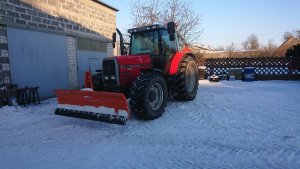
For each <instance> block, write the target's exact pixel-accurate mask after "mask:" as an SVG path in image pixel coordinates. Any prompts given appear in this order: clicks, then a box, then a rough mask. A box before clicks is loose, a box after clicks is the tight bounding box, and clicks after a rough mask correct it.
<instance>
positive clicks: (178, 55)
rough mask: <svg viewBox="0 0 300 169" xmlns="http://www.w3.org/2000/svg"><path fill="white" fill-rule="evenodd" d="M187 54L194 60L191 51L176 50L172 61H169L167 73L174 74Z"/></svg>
mask: <svg viewBox="0 0 300 169" xmlns="http://www.w3.org/2000/svg"><path fill="white" fill-rule="evenodd" d="M187 56H190V57H192V58H194V59H195V60H196V56H195V55H194V54H193V53H191V52H190V51H189V52H186V51H179V52H176V54H175V55H174V57H173V59H172V62H171V66H170V71H169V75H176V74H177V72H178V68H179V64H180V63H181V61H182V60H183V59H184V58H185V57H187Z"/></svg>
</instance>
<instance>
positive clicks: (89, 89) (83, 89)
mask: <svg viewBox="0 0 300 169" xmlns="http://www.w3.org/2000/svg"><path fill="white" fill-rule="evenodd" d="M80 90H82V91H94V90H93V89H92V88H82V89H80Z"/></svg>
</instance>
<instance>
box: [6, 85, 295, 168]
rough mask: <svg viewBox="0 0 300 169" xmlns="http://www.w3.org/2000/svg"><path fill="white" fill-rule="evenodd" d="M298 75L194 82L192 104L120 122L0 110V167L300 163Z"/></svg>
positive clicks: (39, 108) (41, 109)
mask: <svg viewBox="0 0 300 169" xmlns="http://www.w3.org/2000/svg"><path fill="white" fill-rule="evenodd" d="M299 101H300V82H299V81H255V82H241V81H221V82H218V83H210V82H208V81H206V80H203V81H199V91H198V95H197V98H196V99H195V100H194V101H191V102H177V101H174V100H171V99H170V100H169V101H168V107H167V108H166V112H165V113H164V114H163V116H162V117H160V118H159V119H156V120H153V121H140V120H137V119H135V118H131V119H130V120H129V121H128V123H127V125H126V126H122V125H114V124H107V123H102V122H97V121H89V120H84V119H76V118H71V117H64V116H56V115H54V110H55V108H56V105H57V102H56V99H55V98H54V99H49V100H46V101H43V102H42V104H40V105H36V106H29V107H3V108H2V109H0V168H1V169H2V168H3V169H23V168H33V169H35V168H36V169H40V168H43V169H53V168H66V169H69V168H72V169H77V168H78V169H81V168H105V169H107V168H125V169H127V168H130V169H131V168H136V169H142V168H151V169H152V168H251V169H252V168H295V169H296V168H300V104H299Z"/></svg>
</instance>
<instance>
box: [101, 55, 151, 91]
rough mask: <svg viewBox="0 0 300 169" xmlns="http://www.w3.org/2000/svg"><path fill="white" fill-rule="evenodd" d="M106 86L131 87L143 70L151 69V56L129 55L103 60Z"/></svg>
mask: <svg viewBox="0 0 300 169" xmlns="http://www.w3.org/2000/svg"><path fill="white" fill-rule="evenodd" d="M102 66H103V75H102V76H103V77H102V78H103V83H104V86H121V87H130V86H131V84H132V82H133V81H134V80H135V79H136V78H137V77H138V76H139V75H140V73H141V70H142V69H150V68H151V58H150V55H127V56H116V57H108V58H105V59H103V65H102Z"/></svg>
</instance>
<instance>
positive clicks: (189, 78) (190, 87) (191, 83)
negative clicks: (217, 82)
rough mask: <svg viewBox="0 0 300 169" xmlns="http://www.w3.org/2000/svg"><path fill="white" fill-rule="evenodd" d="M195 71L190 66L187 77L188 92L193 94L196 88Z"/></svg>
mask: <svg viewBox="0 0 300 169" xmlns="http://www.w3.org/2000/svg"><path fill="white" fill-rule="evenodd" d="M195 81H196V76H195V70H194V68H193V67H192V66H188V67H187V70H186V75H185V84H186V88H187V91H188V92H192V91H193V90H194V88H195Z"/></svg>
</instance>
